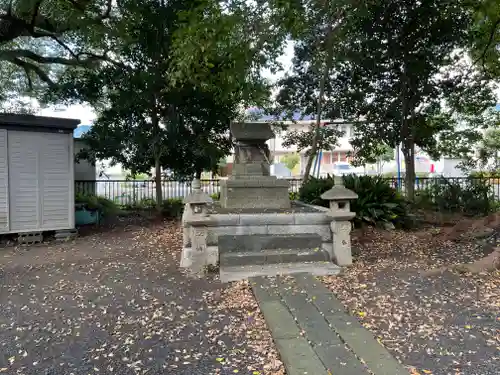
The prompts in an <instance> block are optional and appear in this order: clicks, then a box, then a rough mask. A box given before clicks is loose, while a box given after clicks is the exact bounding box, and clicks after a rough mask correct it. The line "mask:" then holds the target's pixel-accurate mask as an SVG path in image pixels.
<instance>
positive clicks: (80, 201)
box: [75, 193, 119, 216]
mask: <svg viewBox="0 0 500 375" xmlns="http://www.w3.org/2000/svg"><path fill="white" fill-rule="evenodd" d="M75 205H83V206H84V207H85V208H86V209H89V210H98V211H100V212H101V213H102V215H104V216H108V215H113V214H116V213H117V212H118V211H119V208H118V206H117V205H116V204H115V202H113V201H111V200H109V199H107V198H104V197H100V196H98V195H95V194H82V193H77V194H75Z"/></svg>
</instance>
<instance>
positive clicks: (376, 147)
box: [353, 143, 394, 174]
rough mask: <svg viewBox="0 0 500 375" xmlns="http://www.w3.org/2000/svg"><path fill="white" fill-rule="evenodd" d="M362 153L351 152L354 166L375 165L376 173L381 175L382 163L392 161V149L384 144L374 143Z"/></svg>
mask: <svg viewBox="0 0 500 375" xmlns="http://www.w3.org/2000/svg"><path fill="white" fill-rule="evenodd" d="M361 151H362V152H360V153H357V152H356V151H354V152H353V156H354V161H353V164H355V165H363V164H375V163H376V164H377V173H379V174H380V173H382V169H383V166H384V163H387V162H390V161H392V160H394V148H392V147H390V146H388V145H386V144H384V143H374V144H373V145H371V146H370V147H367V148H365V149H363V150H361Z"/></svg>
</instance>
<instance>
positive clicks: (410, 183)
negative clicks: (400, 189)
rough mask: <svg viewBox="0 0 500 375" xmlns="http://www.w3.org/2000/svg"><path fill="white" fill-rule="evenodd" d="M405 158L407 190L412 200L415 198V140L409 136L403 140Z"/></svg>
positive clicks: (407, 196) (408, 196) (407, 195)
mask: <svg viewBox="0 0 500 375" xmlns="http://www.w3.org/2000/svg"><path fill="white" fill-rule="evenodd" d="M403 157H404V159H405V192H406V198H408V199H409V200H410V201H413V200H414V199H415V142H413V139H412V138H411V137H409V138H408V139H406V140H405V142H403Z"/></svg>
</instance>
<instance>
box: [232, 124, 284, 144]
mask: <svg viewBox="0 0 500 375" xmlns="http://www.w3.org/2000/svg"><path fill="white" fill-rule="evenodd" d="M230 129H231V135H232V136H233V138H234V139H236V140H237V141H252V140H262V141H267V140H268V139H271V138H274V132H273V131H272V130H271V125H269V124H268V123H265V122H233V123H231V125H230Z"/></svg>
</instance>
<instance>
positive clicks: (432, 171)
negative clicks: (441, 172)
mask: <svg viewBox="0 0 500 375" xmlns="http://www.w3.org/2000/svg"><path fill="white" fill-rule="evenodd" d="M434 171H435V170H434V164H431V173H434Z"/></svg>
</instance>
